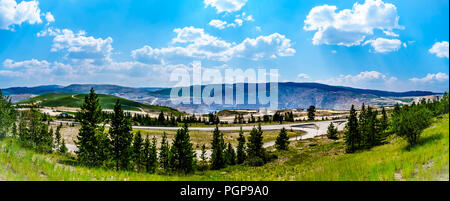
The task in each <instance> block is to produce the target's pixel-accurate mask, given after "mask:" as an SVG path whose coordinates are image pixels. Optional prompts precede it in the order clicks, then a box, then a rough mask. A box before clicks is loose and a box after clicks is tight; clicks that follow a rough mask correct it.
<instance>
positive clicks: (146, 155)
mask: <svg viewBox="0 0 450 201" xmlns="http://www.w3.org/2000/svg"><path fill="white" fill-rule="evenodd" d="M150 152H151V143H150V139H149V138H148V136H147V137H146V138H145V140H144V145H143V147H142V159H141V160H142V163H143V164H144V165H145V170H146V171H147V172H151V169H152V168H151V166H152V164H151V161H150Z"/></svg>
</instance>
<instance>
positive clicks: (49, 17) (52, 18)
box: [45, 12, 55, 24]
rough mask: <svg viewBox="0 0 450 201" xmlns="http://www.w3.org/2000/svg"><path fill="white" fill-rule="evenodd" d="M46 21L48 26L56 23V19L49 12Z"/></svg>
mask: <svg viewBox="0 0 450 201" xmlns="http://www.w3.org/2000/svg"><path fill="white" fill-rule="evenodd" d="M45 20H46V21H47V24H50V23H52V22H54V21H55V17H53V15H52V14H51V13H50V12H47V13H46V14H45Z"/></svg>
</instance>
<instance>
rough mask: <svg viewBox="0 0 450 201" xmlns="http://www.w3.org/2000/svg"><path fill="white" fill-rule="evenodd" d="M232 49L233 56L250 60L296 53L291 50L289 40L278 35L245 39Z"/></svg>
mask: <svg viewBox="0 0 450 201" xmlns="http://www.w3.org/2000/svg"><path fill="white" fill-rule="evenodd" d="M233 49H234V50H233V54H234V55H236V56H238V57H242V58H250V59H252V60H259V59H264V58H271V59H275V58H277V57H285V56H293V55H294V54H295V52H296V51H295V50H294V49H293V48H291V40H290V39H287V38H286V37H285V36H284V35H281V34H279V33H274V34H272V35H269V36H258V37H257V38H255V39H251V38H247V39H245V40H244V41H243V42H242V43H240V44H238V45H236V46H235V47H234V48H233Z"/></svg>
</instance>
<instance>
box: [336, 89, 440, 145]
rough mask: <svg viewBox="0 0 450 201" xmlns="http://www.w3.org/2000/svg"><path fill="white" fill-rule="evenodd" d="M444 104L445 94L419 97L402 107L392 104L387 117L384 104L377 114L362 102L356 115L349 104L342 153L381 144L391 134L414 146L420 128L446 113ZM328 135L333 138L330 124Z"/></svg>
mask: <svg viewBox="0 0 450 201" xmlns="http://www.w3.org/2000/svg"><path fill="white" fill-rule="evenodd" d="M448 105H449V98H448V94H447V93H445V94H444V95H443V96H442V98H441V99H440V100H433V101H431V100H428V101H426V100H425V99H422V100H421V101H420V102H419V103H415V102H413V103H412V104H411V105H403V106H400V105H399V104H396V105H395V107H394V109H393V111H392V114H391V115H390V117H389V116H388V114H387V112H386V110H385V108H384V107H383V108H382V109H381V114H379V112H378V111H377V110H374V109H373V108H372V107H370V106H369V107H367V109H366V107H365V105H364V104H363V105H362V107H361V111H360V113H359V115H358V114H357V112H356V110H355V107H354V105H352V107H351V109H350V115H349V117H348V122H347V125H346V127H345V130H344V138H345V144H346V152H347V153H353V152H355V151H357V150H363V149H370V148H371V147H374V146H377V145H380V144H384V143H385V141H386V138H387V137H388V136H389V135H392V134H396V135H397V136H400V137H402V138H404V139H405V140H406V141H407V142H408V146H409V147H411V146H414V145H415V144H417V143H418V142H419V137H420V134H421V133H422V131H423V130H424V129H426V128H428V127H429V126H430V125H431V123H432V119H433V118H434V117H436V116H439V115H442V114H447V113H448V112H449V106H448ZM328 136H329V137H330V138H337V130H336V129H335V128H334V126H333V125H332V124H331V125H330V127H329V128H328Z"/></svg>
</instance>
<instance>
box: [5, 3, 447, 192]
mask: <svg viewBox="0 0 450 201" xmlns="http://www.w3.org/2000/svg"><path fill="white" fill-rule="evenodd" d="M448 41H449V1H448V0H433V1H423V0H395V1H394V0H339V1H336V0H317V1H298V0H286V1H279V0H188V1H186V0H167V1H144V0H142V1H140V0H135V1H105V0H90V1H74V0H0V181H449V114H448V113H449V95H448V91H449V43H448ZM259 190H261V189H259ZM252 191H253V190H252ZM262 192H264V189H262Z"/></svg>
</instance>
